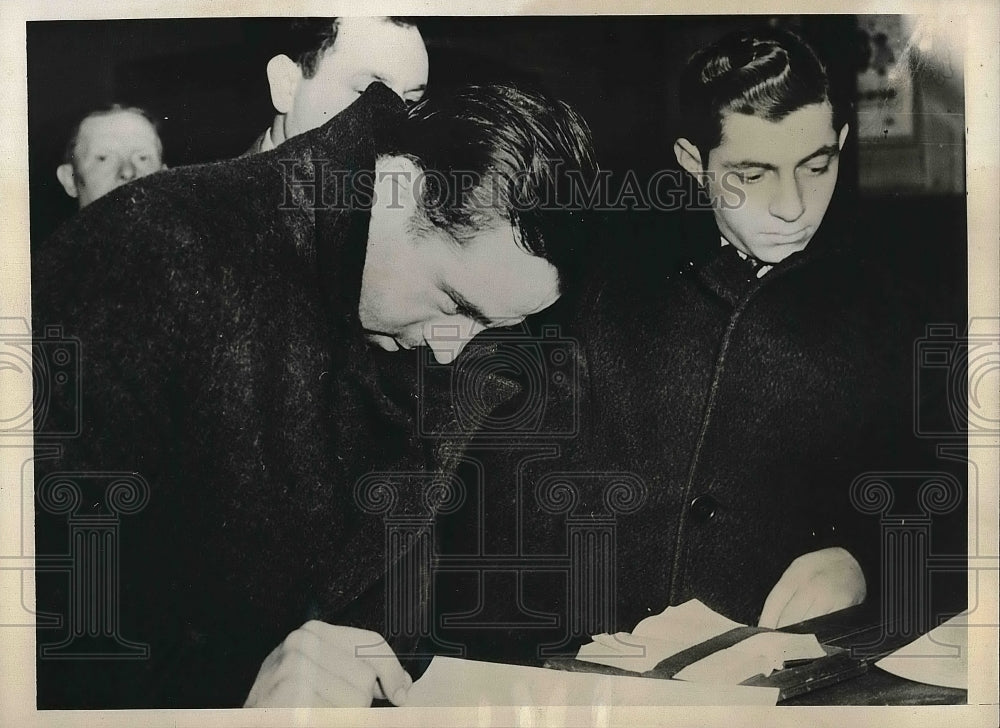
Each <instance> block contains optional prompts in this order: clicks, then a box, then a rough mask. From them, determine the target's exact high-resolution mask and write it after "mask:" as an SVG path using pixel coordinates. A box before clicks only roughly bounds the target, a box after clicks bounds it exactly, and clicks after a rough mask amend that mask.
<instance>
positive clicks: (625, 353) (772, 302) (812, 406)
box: [582, 32, 964, 629]
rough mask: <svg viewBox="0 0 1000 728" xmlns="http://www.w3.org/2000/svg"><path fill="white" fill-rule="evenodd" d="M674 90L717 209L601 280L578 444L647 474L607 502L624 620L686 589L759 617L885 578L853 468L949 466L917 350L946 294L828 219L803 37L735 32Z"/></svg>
mask: <svg viewBox="0 0 1000 728" xmlns="http://www.w3.org/2000/svg"><path fill="white" fill-rule="evenodd" d="M680 95H681V99H680V103H681V109H680V111H681V118H682V124H683V133H682V136H681V138H679V139H677V141H676V144H675V146H674V150H675V153H676V156H677V160H678V162H679V164H680V165H681V167H682V168H683V169H684V170H685V171H686V172H687V173H689V174H690V175H691V176H692V177H693V178H694V179H696V180H697V181H698V184H699V186H700V187H701V188H702V189H703V190H704V191H705V192H707V193H708V197H709V198H710V200H711V201H712V212H713V217H714V221H715V225H714V226H712V228H711V229H708V226H705V229H704V230H698V231H696V232H693V231H695V230H696V226H695V225H691V226H687V228H686V229H687V231H688V233H692V232H693V235H692V237H693V239H692V237H689V238H688V239H687V240H682V239H678V240H675V241H664V244H673V245H676V246H678V247H680V246H686V247H687V250H688V251H690V253H689V256H688V258H687V260H685V261H684V262H683V264H682V267H681V270H680V272H679V274H675V275H671V274H670V273H669V272H668V271H662V270H661V271H656V270H649V268H647V269H646V271H644V275H642V276H625V277H624V279H623V280H620V281H612V282H611V283H609V284H607V285H606V286H604V288H603V291H602V294H601V297H600V299H599V302H598V304H597V305H595V307H594V308H593V309H592V310H591V311H590V312H589V313H590V317H589V318H587V319H586V320H587V322H588V323H587V330H586V332H585V333H583V334H582V336H584V338H585V339H586V341H587V344H588V351H587V358H588V365H587V369H588V371H589V372H590V373H591V375H592V377H593V379H592V382H591V386H590V392H592V393H593V401H592V407H591V410H590V412H591V415H592V417H593V419H592V428H593V429H592V431H591V432H592V435H591V436H592V438H593V445H594V448H593V450H594V451H595V452H596V456H595V458H594V459H593V460H591V462H593V463H595V464H600V466H601V467H608V466H613V467H612V468H611V469H614V468H615V467H618V468H621V469H624V470H628V471H631V472H634V473H636V474H638V475H639V476H640V477H641V478H642V479H643V481H644V482H645V484H646V486H647V489H648V490H647V493H648V499H647V501H646V504H645V505H644V507H643V508H642V509H640V510H638V511H637V512H636V513H635V515H626V516H623V517H622V518H621V520H620V522H619V528H620V531H619V532H620V533H622V534H624V538H623V539H622V542H621V545H620V548H619V561H618V578H619V590H620V594H621V598H620V600H619V604H620V608H619V615H620V617H621V619H622V623H623V624H622V627H624V628H626V629H627V628H629V627H631V626H632V625H634V624H635V622H636V621H638V620H639V619H641V618H642V617H643V616H645V615H648V614H649V613H650V611H652V612H658V611H660V610H661V609H663V607H664V606H666V605H668V604H678V603H680V602H683V601H685V600H687V599H690V598H698V599H700V600H702V601H703V602H705V603H706V604H708V605H709V606H710V607H712V608H714V609H716V610H718V611H720V612H722V613H724V614H726V615H727V616H729V617H731V618H733V619H737V620H739V621H742V622H746V623H751V624H753V623H759V624H760V625H761V626H764V627H781V626H784V625H787V624H791V623H794V622H798V621H801V620H804V619H808V618H811V617H816V616H820V615H823V614H827V613H829V612H833V611H836V610H838V609H842V608H845V607H848V606H851V605H854V604H857V603H860V602H861V601H863V600H864V599H865V597H866V592H867V593H868V594H870V595H871V596H872V598H874V599H885V598H889V597H890V596H891V595H886V594H881V593H880V591H881V589H880V583H879V575H880V571H881V570H882V569H883V568H885V567H884V566H883V564H881V563H880V559H881V554H880V546H881V544H880V537H879V522H878V516H877V515H871V514H865V513H863V512H862V510H863V507H864V506H865V505H866V504H865V502H864V501H865V500H866V499H867V498H869V497H870V495H871V494H870V493H869V492H866V486H865V482H866V481H865V478H866V477H867V476H868V475H870V474H871V473H875V472H881V473H889V475H886V476H885V478H888V479H889V480H891V481H893V482H898V480H899V479H898V478H897V479H895V480H893V476H892V475H891V473H893V472H895V473H906V472H920V471H923V472H930V473H934V472H940V471H941V470H942V467H943V466H942V464H941V462H939V461H936V460H935V459H934V457H933V452H932V451H931V448H930V447H929V446H927V445H926V443H925V442H923V441H921V440H920V439H919V438H918V437H917V436H916V434H915V433H914V429H913V408H914V399H913V398H914V388H913V373H914V355H913V352H914V345H915V342H916V341H917V340H919V339H920V338H921V337H922V336H924V335H925V329H926V326H927V325H928V324H931V323H935V322H938V321H940V320H942V319H941V318H938V317H939V316H942V315H943V311H942V310H941V309H934V308H933V306H932V302H931V300H930V299H931V298H932V297H930V296H928V295H927V291H926V288H925V287H922V286H921V285H920V281H918V280H911V279H908V272H907V271H906V268H905V266H904V264H903V262H902V261H900V260H895V259H893V258H892V257H890V256H888V255H884V254H882V253H881V252H880V251H879V250H878V248H877V247H876V246H874V245H872V244H871V241H863V240H860V239H858V240H855V239H852V237H851V236H848V235H846V234H844V233H843V230H844V226H838V225H837V224H835V223H834V222H830V223H824V217H825V215H826V212H827V209H828V207H829V205H830V202H831V199H832V197H833V193H834V189H835V187H836V184H837V177H838V171H839V155H840V152H841V150H842V149H843V147H844V144H845V141H846V139H847V136H848V134H849V133H850V130H849V127H848V124H847V123H846V119H845V118H844V109H843V105H842V104H840V103H837V102H836V99H835V98H834V97H833V96H832V95H831V90H830V87H829V83H828V80H827V75H826V72H825V70H824V68H823V66H822V65H821V64H820V62H819V60H818V59H817V57H816V56H815V54H814V53H813V51H812V50H811V49H810V48H809V47H808V46H807V45H806V44H805V43H804V42H803V41H802V40H801V39H799V38H798V37H797V36H795V35H792V34H790V33H784V32H773V33H759V34H750V33H736V34H734V35H730V36H728V37H726V38H724V39H722V40H720V41H719V42H718V43H716V44H714V45H712V46H710V47H708V48H706V49H704V50H703V51H701V52H699V53H697V54H696V55H695V56H694V57H693V58H692V59H691V60H690V62H689V63H688V66H687V67H686V69H685V71H684V75H683V77H682V80H681V90H680ZM650 273H652V275H650ZM630 311H631V312H634V313H633V314H629V313H627V312H630ZM944 320H948V319H944ZM942 394H943V393H942ZM928 406H929V405H928ZM585 429H586V427H585ZM942 479H944V480H947V476H944V475H942ZM932 480H934V478H933V477H931V478H930V481H932ZM930 481H928V482H930ZM948 482H950V483H952V485H953V487H952V488H951V489H950V492H949V496H950V497H951V498H952V501H953V505H954V506H957V504H958V502H959V501H960V500H961V499H962V497H963V496H964V488H962V487H961V486H960V484H958V483H956V482H954V481H951V480H948ZM904 487H912V484H908V485H907V486H904ZM915 495H916V493H915V492H899V493H896V494H895V497H896V498H897V504H898V505H901V504H904V503H905V504H906V506H904V512H905V508H906V507H910V502H911V500H915V498H914V496H915ZM913 512H916V509H914V511H913ZM962 522H964V519H962ZM954 525H959V523H958V519H956V522H955V524H954ZM938 535H939V536H940V535H941V534H940V533H939V534H938ZM950 540H951V541H952V542H953V543H962V544H964V538H962V537H960V538H952V539H950ZM941 545H943V541H942V542H941ZM866 576H867V579H866ZM904 578H906V577H904ZM908 578H910V579H921V578H926V574H919V573H913V574H910V575H909V577H908ZM911 607H912V605H911Z"/></svg>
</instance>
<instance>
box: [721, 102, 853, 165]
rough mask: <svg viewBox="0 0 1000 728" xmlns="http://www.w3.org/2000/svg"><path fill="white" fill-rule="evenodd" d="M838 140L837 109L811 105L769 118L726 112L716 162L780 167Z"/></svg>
mask: <svg viewBox="0 0 1000 728" xmlns="http://www.w3.org/2000/svg"><path fill="white" fill-rule="evenodd" d="M836 141H837V132H836V130H835V129H834V128H833V109H832V108H831V107H830V105H829V104H828V103H820V104H810V105H808V106H803V107H802V108H800V109H796V110H795V111H793V112H792V113H790V114H788V115H787V116H785V117H784V118H782V119H779V120H777V121H769V120H767V119H764V118H763V117H760V116H754V115H752V114H739V113H724V114H723V116H722V140H721V141H720V142H719V146H718V147H716V148H715V149H713V150H712V152H711V154H712V162H713V163H719V164H740V163H743V162H746V161H756V162H763V163H767V164H771V165H774V166H779V165H782V164H787V163H797V162H799V161H802V160H803V159H805V158H807V157H808V156H809V155H811V154H814V153H816V152H819V151H821V150H822V149H823V148H825V147H829V146H830V145H831V144H835V143H836Z"/></svg>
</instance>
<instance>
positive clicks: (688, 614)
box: [577, 599, 826, 685]
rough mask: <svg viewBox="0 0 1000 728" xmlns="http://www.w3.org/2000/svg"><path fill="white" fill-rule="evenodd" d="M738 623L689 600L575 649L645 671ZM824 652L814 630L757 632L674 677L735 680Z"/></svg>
mask: <svg viewBox="0 0 1000 728" xmlns="http://www.w3.org/2000/svg"><path fill="white" fill-rule="evenodd" d="M742 626H743V625H741V624H739V623H737V622H734V621H732V620H730V619H727V618H726V617H723V616H722V615H721V614H718V613H717V612H714V611H712V610H711V609H709V608H708V607H706V606H705V605H704V604H702V603H701V602H699V601H698V600H696V599H692V600H690V601H687V602H685V603H684V604H681V605H680V606H677V607H667V608H666V609H665V610H664V611H663V612H661V613H660V614H657V615H655V616H653V617H647V618H646V619H644V620H642V621H641V622H639V624H638V625H636V628H635V630H634V631H633V632H632V633H631V634H629V633H628V632H618V633H617V634H614V635H607V634H601V635H595V636H594V638H593V639H594V641H593V642H591V643H589V644H586V645H583V646H582V647H581V648H580V651H579V653H578V654H577V659H579V660H583V661H585V662H594V663H597V664H599V665H609V666H611V667H617V668H621V669H623V670H632V671H633V672H646V671H647V670H652V669H653V668H654V667H656V665H658V664H659V663H660V662H661V661H662V660H664V659H665V658H667V657H670V656H671V655H675V654H677V653H678V652H681V651H682V650H686V649H687V648H689V647H693V646H694V645H697V644H701V643H702V642H705V641H706V640H709V639H711V638H713V637H716V636H718V635H720V634H723V633H724V632H728V631H729V630H731V629H735V628H736V627H742ZM825 654H826V652H825V651H824V650H823V648H822V646H821V645H820V644H819V642H818V641H817V640H816V637H815V635H811V634H804V635H803V634H786V633H783V632H762V633H760V634H756V635H752V636H750V637H748V638H747V639H745V640H742V641H740V642H737V643H736V644H735V645H733V646H732V647H729V648H727V649H725V650H720V651H718V652H715V653H713V654H711V655H709V656H707V657H705V658H703V659H702V660H699V661H698V662H695V663H693V664H692V665H689V666H687V667H686V668H684V669H683V670H681V671H680V672H678V673H677V674H676V675H675V676H674V677H676V678H677V679H678V680H690V681H696V682H711V683H717V684H729V685H735V684H737V683H740V682H742V681H743V680H746V679H747V678H750V677H753V676H754V675H758V674H762V675H765V676H767V675H770V674H771V672H772V671H774V670H778V669H781V666H782V663H783V662H784V661H785V660H793V659H816V658H819V657H823V656H824V655H825Z"/></svg>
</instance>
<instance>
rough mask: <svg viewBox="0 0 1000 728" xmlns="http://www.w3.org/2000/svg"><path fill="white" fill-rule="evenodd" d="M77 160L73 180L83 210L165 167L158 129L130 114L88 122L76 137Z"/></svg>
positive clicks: (106, 116)
mask: <svg viewBox="0 0 1000 728" xmlns="http://www.w3.org/2000/svg"><path fill="white" fill-rule="evenodd" d="M74 161H75V163H74V165H73V178H74V182H75V187H76V197H77V198H78V200H79V203H80V207H86V206H87V205H89V204H90V203H91V202H93V201H94V200H96V199H98V198H99V197H103V196H104V195H106V194H107V193H109V192H110V191H111V190H113V189H115V188H116V187H120V186H121V185H123V184H125V183H126V182H129V181H131V180H133V179H136V178H137V177H145V176H146V175H147V174H152V173H153V172H158V171H160V170H161V169H163V168H164V165H163V159H162V147H161V145H160V138H159V137H158V136H157V134H156V129H154V128H153V125H152V124H150V123H149V122H148V121H146V119H144V118H143V117H142V116H140V115H139V114H135V113H132V112H130V111H121V112H117V113H112V114H102V115H100V116H93V117H91V118H89V119H85V120H84V121H83V123H82V124H81V125H80V132H79V134H78V136H77V141H76V152H75V155H74ZM67 191H69V190H67Z"/></svg>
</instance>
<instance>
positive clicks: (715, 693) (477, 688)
mask: <svg viewBox="0 0 1000 728" xmlns="http://www.w3.org/2000/svg"><path fill="white" fill-rule="evenodd" d="M777 702H778V689H777V688H754V687H745V686H741V685H727V686H725V687H720V686H718V685H711V686H709V685H699V684H696V683H685V682H679V681H676V680H656V679H651V678H644V677H622V676H618V675H600V674H597V673H586V672H566V671H563V670H546V669H543V668H539V667H523V666H521V665H502V664H498V663H495V662H478V661H475V660H460V659H456V658H453V657H435V658H434V659H433V660H432V661H431V664H430V667H428V668H427V672H425V673H424V675H423V676H422V677H421V678H420V679H419V680H417V681H416V682H415V683H414V684H413V687H411V688H410V692H409V694H408V695H407V699H406V707H472V706H481V705H491V706H499V705H775V704H776V703H777Z"/></svg>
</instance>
